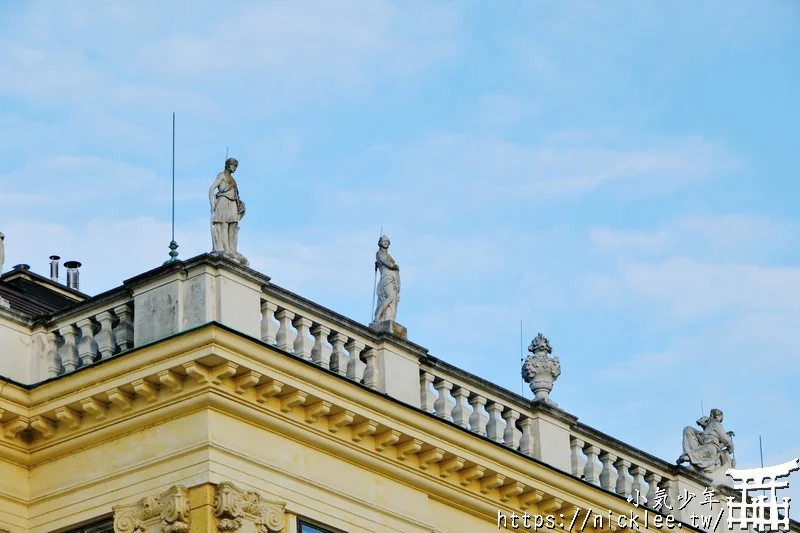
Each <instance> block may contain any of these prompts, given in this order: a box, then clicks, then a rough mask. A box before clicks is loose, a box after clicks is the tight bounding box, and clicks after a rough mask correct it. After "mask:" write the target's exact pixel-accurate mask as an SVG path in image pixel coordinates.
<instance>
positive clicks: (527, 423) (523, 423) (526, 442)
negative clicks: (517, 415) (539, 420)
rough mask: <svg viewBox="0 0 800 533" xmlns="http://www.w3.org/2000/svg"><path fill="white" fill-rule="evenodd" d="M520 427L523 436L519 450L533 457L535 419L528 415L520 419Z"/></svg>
mask: <svg viewBox="0 0 800 533" xmlns="http://www.w3.org/2000/svg"><path fill="white" fill-rule="evenodd" d="M519 427H520V430H521V431H522V438H521V439H520V441H519V451H520V452H522V453H524V454H525V455H527V456H528V457H533V453H534V448H533V445H534V442H533V419H531V418H528V417H527V416H525V417H523V418H522V420H520V421H519Z"/></svg>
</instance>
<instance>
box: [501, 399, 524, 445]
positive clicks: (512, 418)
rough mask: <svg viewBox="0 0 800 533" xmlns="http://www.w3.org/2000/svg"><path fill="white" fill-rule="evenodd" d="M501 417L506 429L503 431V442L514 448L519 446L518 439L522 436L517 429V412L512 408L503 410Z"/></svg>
mask: <svg viewBox="0 0 800 533" xmlns="http://www.w3.org/2000/svg"><path fill="white" fill-rule="evenodd" d="M503 419H504V420H505V421H506V430H505V431H504V432H503V444H504V445H506V446H508V447H509V448H511V449H512V450H516V449H517V448H519V439H520V437H521V436H522V435H521V434H520V432H519V430H518V429H517V420H518V419H519V413H518V412H516V411H515V410H513V409H506V410H505V411H503Z"/></svg>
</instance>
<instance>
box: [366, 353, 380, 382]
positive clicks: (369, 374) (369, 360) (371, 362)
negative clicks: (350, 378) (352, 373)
mask: <svg viewBox="0 0 800 533" xmlns="http://www.w3.org/2000/svg"><path fill="white" fill-rule="evenodd" d="M364 362H365V363H366V364H367V367H366V369H365V370H364V386H365V387H369V388H370V389H372V390H377V389H378V379H379V378H380V372H379V370H378V354H377V353H375V350H374V349H372V348H369V347H368V348H367V349H366V350H364Z"/></svg>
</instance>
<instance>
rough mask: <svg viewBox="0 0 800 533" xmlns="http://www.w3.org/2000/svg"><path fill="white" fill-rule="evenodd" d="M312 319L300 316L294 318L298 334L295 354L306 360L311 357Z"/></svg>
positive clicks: (293, 322) (293, 323) (293, 321)
mask: <svg viewBox="0 0 800 533" xmlns="http://www.w3.org/2000/svg"><path fill="white" fill-rule="evenodd" d="M311 324H313V322H311V320H309V319H307V318H305V317H302V316H298V317H295V319H294V320H292V325H293V326H294V329H296V330H297V335H296V336H295V338H294V354H295V355H296V356H297V357H299V358H301V359H305V360H306V361H308V360H310V359H311V341H310V340H309V338H308V328H310V327H311Z"/></svg>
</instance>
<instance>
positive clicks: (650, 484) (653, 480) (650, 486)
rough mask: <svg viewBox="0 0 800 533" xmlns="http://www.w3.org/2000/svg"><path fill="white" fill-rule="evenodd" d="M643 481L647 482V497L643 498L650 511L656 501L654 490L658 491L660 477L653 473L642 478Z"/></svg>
mask: <svg viewBox="0 0 800 533" xmlns="http://www.w3.org/2000/svg"><path fill="white" fill-rule="evenodd" d="M644 480H645V481H647V496H645V498H646V499H647V506H648V507H650V508H651V509H652V508H653V504H654V503H655V501H656V490H658V484H659V483H660V482H661V476H660V475H658V474H656V473H655V472H650V473H649V474H647V475H646V476H645V477H644Z"/></svg>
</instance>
